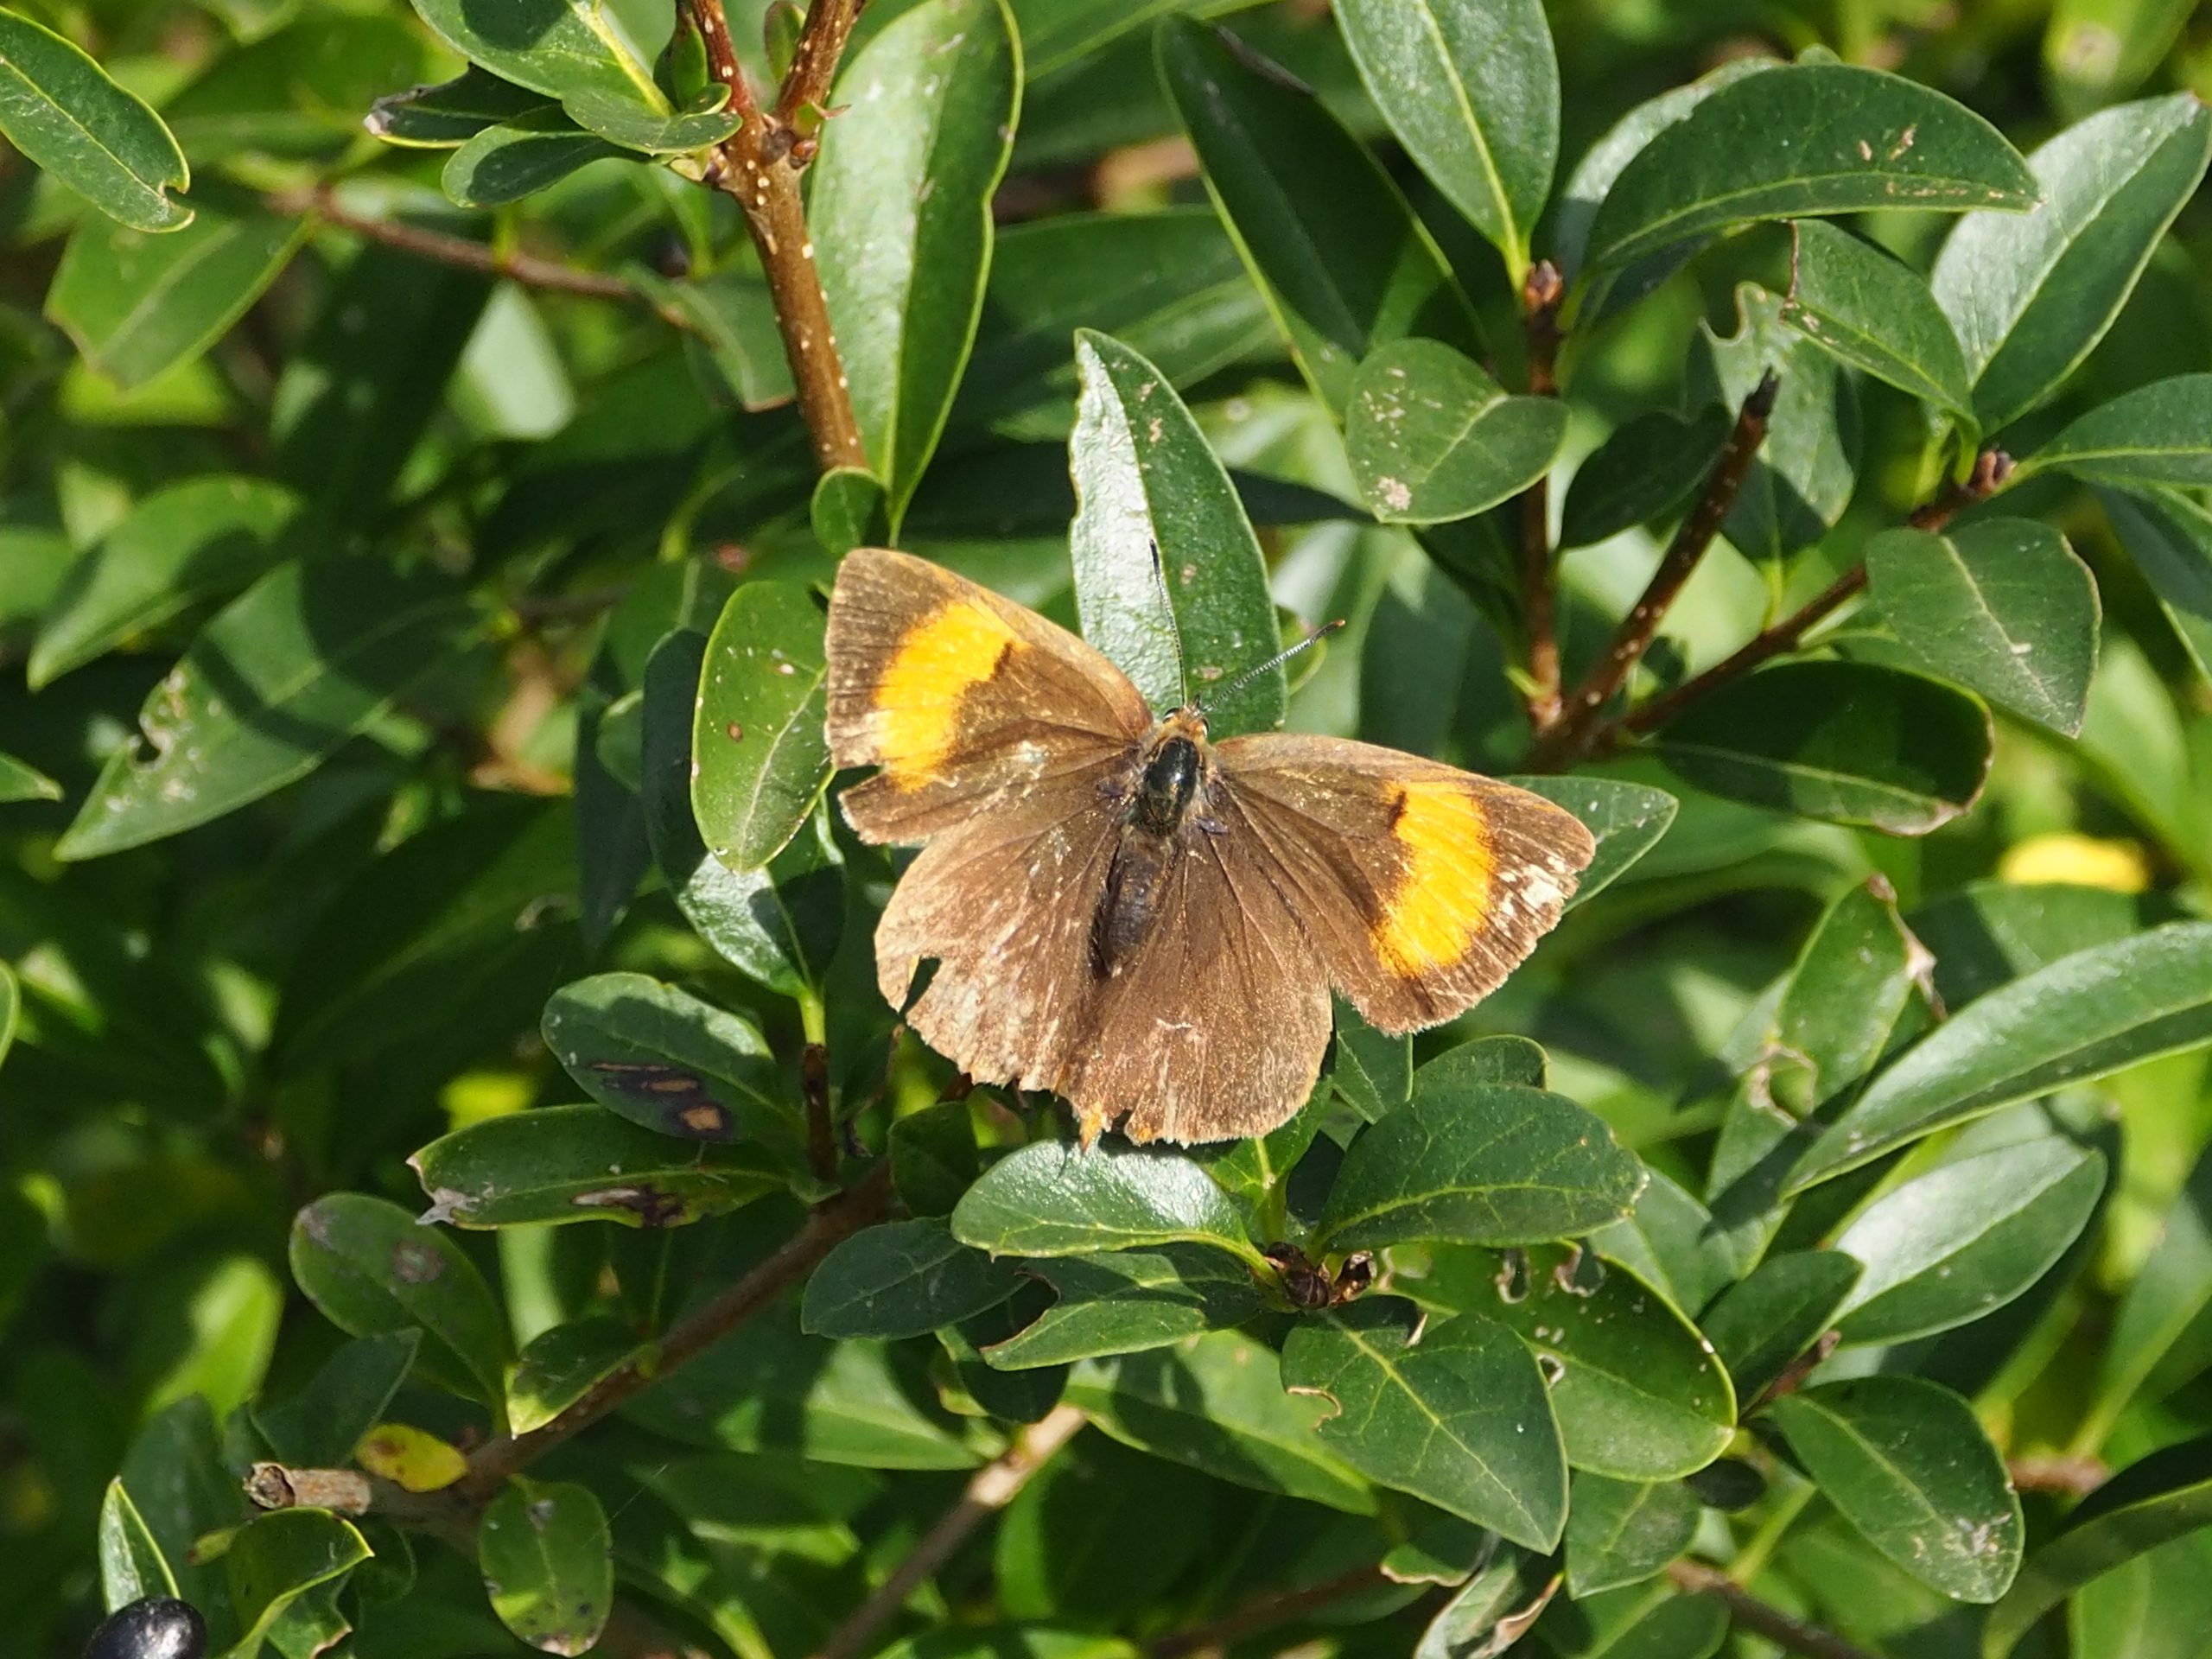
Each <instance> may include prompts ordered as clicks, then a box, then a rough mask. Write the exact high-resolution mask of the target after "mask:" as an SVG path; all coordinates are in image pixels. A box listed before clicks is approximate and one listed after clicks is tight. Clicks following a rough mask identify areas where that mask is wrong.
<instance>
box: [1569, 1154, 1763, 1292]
mask: <svg viewBox="0 0 2212 1659" xmlns="http://www.w3.org/2000/svg"><path fill="white" fill-rule="evenodd" d="M1587 1243H1588V1245H1589V1247H1590V1248H1591V1249H1594V1250H1596V1251H1597V1252H1598V1254H1599V1255H1601V1256H1603V1257H1604V1258H1605V1260H1606V1261H1608V1262H1619V1263H1620V1264H1621V1265H1622V1266H1624V1267H1625V1268H1628V1269H1629V1270H1630V1272H1632V1273H1634V1274H1636V1275H1637V1277H1638V1278H1639V1279H1641V1280H1643V1281H1644V1283H1646V1284H1648V1285H1649V1286H1650V1287H1652V1289H1654V1290H1656V1291H1657V1292H1658V1293H1659V1294H1661V1295H1662V1296H1664V1297H1665V1298H1666V1299H1667V1300H1669V1302H1671V1303H1672V1304H1673V1305H1674V1306H1675V1309H1676V1311H1677V1312H1679V1313H1687V1314H1694V1313H1697V1311H1698V1310H1699V1309H1700V1308H1701V1307H1703V1306H1705V1305H1706V1304H1707V1302H1708V1301H1710V1300H1713V1295H1714V1294H1715V1293H1716V1292H1718V1291H1719V1289H1720V1287H1722V1286H1724V1285H1726V1284H1727V1283H1728V1282H1729V1281H1730V1280H1732V1279H1733V1278H1734V1277H1735V1266H1736V1264H1735V1261H1734V1258H1733V1256H1732V1253H1731V1251H1730V1250H1729V1249H1728V1243H1729V1241H1728V1238H1727V1236H1726V1233H1724V1232H1723V1231H1722V1230H1720V1229H1719V1228H1717V1227H1715V1226H1714V1225H1713V1215H1712V1212H1711V1211H1708V1210H1707V1209H1706V1207H1705V1206H1704V1205H1702V1204H1700V1203H1699V1202H1698V1201H1697V1200H1696V1199H1695V1198H1692V1197H1691V1196H1690V1195H1689V1194H1688V1192H1684V1191H1683V1190H1682V1189H1681V1187H1679V1186H1677V1185H1675V1183H1674V1182H1673V1181H1672V1180H1670V1179H1668V1178H1667V1177H1666V1176H1665V1175H1663V1174H1662V1173H1660V1172H1658V1171H1657V1170H1652V1171H1649V1179H1646V1180H1645V1182H1644V1184H1643V1192H1639V1193H1637V1195H1636V1209H1635V1211H1633V1212H1632V1213H1631V1214H1630V1215H1629V1216H1628V1217H1626V1218H1625V1219H1624V1220H1621V1221H1617V1222H1614V1223H1613V1224H1611V1226H1606V1227H1600V1228H1599V1230H1597V1231H1596V1232H1594V1233H1592V1234H1591V1235H1590V1236H1589V1239H1588V1240H1587Z"/></svg>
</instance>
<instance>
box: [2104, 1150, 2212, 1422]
mask: <svg viewBox="0 0 2212 1659" xmlns="http://www.w3.org/2000/svg"><path fill="white" fill-rule="evenodd" d="M2208 1309H2212V1153H2207V1154H2201V1155H2200V1156H2199V1157H2198V1159H2197V1160H2196V1167H2195V1168H2194V1169H2192V1170H2191V1171H2190V1174H2189V1179H2187V1180H2186V1181H2184V1182H2183V1184H2182V1189H2181V1191H2180V1192H2178V1193H2177V1194H2176V1195H2175V1197H2174V1200H2173V1203H2172V1204H2171V1205H2170V1206H2168V1208H2167V1210H2166V1211H2165V1213H2164V1215H2163V1216H2161V1217H2159V1218H2158V1247H2157V1248H2156V1249H2153V1250H2152V1252H2151V1254H2150V1257H2149V1259H2148V1260H2146V1261H2145V1262H2144V1263H2143V1267H2142V1270H2141V1271H2140V1272H2139V1274H2137V1275H2136V1277H2135V1280H2134V1281H2133V1283H2132V1284H2130V1285H2129V1286H2128V1287H2127V1290H2126V1294H2125V1295H2123V1296H2122V1297H2121V1298H2120V1306H2119V1308H2118V1310H2117V1311H2116V1312H2115V1313H2114V1314H2113V1323H2112V1334H2111V1337H2110V1339H2109V1340H2108V1341H2107V1344H2106V1345H2105V1349H2104V1352H2103V1355H2102V1357H2101V1360H2100V1362H2099V1363H2098V1366H2097V1382H2096V1393H2095V1396H2094V1403H2093V1404H2092V1406H2091V1408H2090V1409H2089V1411H2088V1414H2087V1416H2086V1417H2085V1419H2084V1422H2083V1427H2082V1431H2081V1434H2080V1439H2081V1440H2082V1444H2085V1445H2094V1444H2096V1443H2097V1442H2098V1441H2099V1440H2101V1438H2102V1436H2103V1435H2104V1434H2105V1433H2108V1432H2109V1431H2110V1428H2111V1426H2112V1424H2113V1421H2114V1420H2115V1419H2116V1418H2117V1417H2118V1416H2119V1415H2120V1410H2121V1408H2123V1407H2125V1406H2126V1404H2127V1403H2128V1402H2129V1401H2131V1400H2133V1399H2134V1398H2135V1397H2137V1396H2138V1395H2143V1396H2145V1397H2146V1398H2148V1399H2151V1400H2157V1399H2159V1398H2160V1397H2162V1396H2163V1395H2165V1394H2167V1393H2168V1392H2170V1391H2171V1389H2173V1388H2174V1387H2176V1386H2177V1384H2180V1383H2184V1382H2187V1381H2190V1380H2192V1379H2194V1378H2196V1377H2197V1376H2202V1374H2203V1371H2204V1369H2205V1352H2206V1344H2207V1342H2208V1339H2212V1319H2208V1317H2207V1310H2208Z"/></svg>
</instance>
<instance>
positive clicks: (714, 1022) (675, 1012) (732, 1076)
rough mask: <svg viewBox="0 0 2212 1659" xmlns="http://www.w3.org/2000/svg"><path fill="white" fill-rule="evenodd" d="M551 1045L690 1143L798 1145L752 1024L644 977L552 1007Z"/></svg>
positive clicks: (600, 1090) (602, 1096)
mask: <svg viewBox="0 0 2212 1659" xmlns="http://www.w3.org/2000/svg"><path fill="white" fill-rule="evenodd" d="M542 1030H543V1033H544V1037H545V1046H546V1047H547V1048H549V1049H550V1050H551V1051H552V1053H553V1057H554V1058H556V1059H557V1060H559V1061H560V1062H561V1065H562V1066H563V1069H565V1070H566V1071H567V1072H568V1073H569V1076H570V1077H574V1078H575V1080H576V1082H577V1083H578V1084H581V1085H582V1088H583V1090H584V1091H585V1092H586V1093H587V1094H588V1095H590V1096H591V1097H592V1098H593V1099H594V1100H596V1101H598V1102H599V1103H600V1104H601V1105H602V1106H605V1107H606V1108H607V1109H609V1110H610V1111H613V1112H614V1113H617V1114H618V1115H620V1116H623V1117H626V1118H628V1119H629V1120H630V1121H631V1122H632V1123H636V1124H639V1125H641V1126H642V1127H644V1128H648V1129H652V1130H654V1131H656V1132H658V1133H659V1134H662V1135H675V1136H677V1137H678V1138H680V1139H683V1140H687V1141H734V1140H751V1141H760V1142H762V1143H763V1144H765V1145H767V1146H771V1147H789V1146H792V1145H795V1141H794V1136H795V1134H796V1129H795V1122H796V1120H795V1115H794V1113H793V1112H792V1110H791V1108H790V1107H789V1106H787V1105H786V1104H785V1103H784V1101H783V1099H782V1095H783V1086H782V1080H781V1077H780V1076H779V1072H778V1070H777V1066H776V1062H775V1058H774V1057H773V1056H772V1054H771V1053H770V1052H769V1050H768V1044H767V1040H766V1039H765V1038H763V1037H762V1036H761V1035H760V1033H759V1032H758V1031H756V1030H754V1029H753V1027H752V1026H751V1025H750V1024H748V1023H747V1021H746V1020H743V1019H741V1017H740V1016H738V1015H736V1014H731V1013H729V1012H728V1010H726V1009H722V1008H718V1007H714V1006H713V1005H712V1004H711V1003H707V1002H702V1001H700V1000H699V999H698V998H696V997H695V996H692V995H690V994H689V993H688V992H685V991H682V990H678V989H677V988H676V987H675V986H673V985H667V984H664V983H662V982H660V981H659V980H657V979H651V978H648V977H647V976H645V975H643V974H627V973H622V974H597V975H594V976H592V977H591V978H589V979H580V980H577V981H575V982H574V983H573V984H569V985H564V986H563V987H562V988H560V990H558V991H557V992H556V993H555V994H554V995H553V997H552V999H551V1000H550V1001H548V1002H547V1003H546V1005H545V1018H544V1021H543V1026H542Z"/></svg>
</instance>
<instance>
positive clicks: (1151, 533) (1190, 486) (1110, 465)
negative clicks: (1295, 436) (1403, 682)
mask: <svg viewBox="0 0 2212 1659" xmlns="http://www.w3.org/2000/svg"><path fill="white" fill-rule="evenodd" d="M1076 362H1077V366H1078V368H1079V370H1080V372H1081V375H1082V392H1081V395H1080V397H1079V398H1078V400H1077V405H1076V426H1075V433H1074V435H1073V436H1072V437H1071V439H1070V440H1069V468H1070V471H1071V473H1072V474H1074V477H1075V485H1076V497H1077V509H1076V516H1075V522H1074V524H1072V525H1071V526H1070V528H1069V532H1068V545H1069V553H1070V556H1071V558H1072V560H1073V562H1074V565H1075V593H1076V611H1077V615H1078V617H1079V618H1080V619H1081V620H1082V623H1083V632H1084V638H1085V639H1088V640H1089V641H1090V643H1091V644H1092V645H1096V646H1097V647H1098V649H1099V650H1101V651H1103V652H1105V653H1106V654H1107V655H1108V656H1109V657H1110V658H1113V659H1114V661H1115V663H1116V664H1117V665H1119V666H1120V668H1121V670H1122V672H1123V673H1125V674H1127V675H1128V676H1129V677H1130V678H1131V680H1133V681H1134V682H1135V684H1136V688H1137V690H1140V691H1141V692H1142V693H1143V694H1144V696H1145V700H1146V701H1147V702H1149V703H1150V704H1151V705H1152V707H1153V708H1154V709H1155V710H1157V711H1159V712H1161V713H1165V712H1166V711H1167V710H1169V709H1179V708H1181V707H1182V706H1183V705H1184V704H1185V703H1186V702H1190V701H1191V700H1192V698H1195V697H1202V696H1205V695H1206V694H1207V692H1208V691H1209V690H1211V688H1213V687H1215V686H1217V685H1218V684H1220V683H1222V682H1223V681H1224V679H1225V678H1226V677H1230V676H1233V675H1236V674H1237V673H1239V672H1241V671H1243V670H1245V669H1247V668H1252V667H1256V666H1257V665H1258V664H1260V663H1261V662H1263V661H1265V660H1266V658H1268V657H1270V656H1272V655H1273V654H1274V652H1275V651H1276V649H1277V648H1278V647H1277V643H1276V642H1277V638H1278V634H1277V629H1276V625H1275V609H1274V601H1273V600H1271V599H1270V598H1268V567H1267V562H1266V561H1265V559H1263V558H1262V556H1261V553H1260V543H1259V539H1258V538H1257V537H1255V535H1254V534H1253V533H1252V524H1251V521H1250V520H1249V518H1246V517H1245V514H1244V505H1243V502H1242V501H1240V500H1239V499H1237V495H1236V489H1235V488H1234V487H1233V486H1231V485H1230V481H1229V474H1227V472H1225V471H1224V469H1223V467H1222V464H1221V462H1220V461H1218V460H1217V459H1216V458H1215V456H1214V453H1213V451H1212V449H1211V448H1209V447H1208V446H1207V444H1206V441H1205V435H1204V434H1202V433H1201V432H1200V431H1199V430H1198V423H1197V422H1196V421H1194V420H1192V418H1191V413H1190V410H1187V409H1185V407H1184V406H1183V400H1182V399H1181V398H1180V397H1177V396H1176V395H1175V389H1174V387H1173V386H1172V385H1168V383H1167V380H1166V377H1165V376H1163V375H1162V374H1161V373H1160V371H1159V370H1158V369H1156V368H1154V366H1153V365H1151V364H1150V363H1147V361H1145V359H1143V358H1141V357H1140V356H1138V355H1137V354H1136V353H1135V352H1134V351H1132V350H1130V349H1129V348H1128V346H1124V345H1122V343H1121V342H1120V341H1119V340H1111V339H1109V338H1108V337H1107V336H1105V335H1103V334H1092V333H1090V332H1089V331H1088V330H1084V331H1082V332H1079V333H1078V334H1077V336H1076ZM1155 547H1156V548H1158V550H1159V553H1158V563H1157V564H1155V563H1154V551H1153V550H1154V548H1155ZM1163 578H1164V582H1163ZM1163 585H1164V588H1165V594H1164V598H1165V601H1166V605H1167V606H1168V607H1172V608H1173V617H1172V618H1171V617H1169V616H1168V615H1166V613H1164V611H1163V607H1162V600H1163V593H1162V588H1163ZM1178 638H1180V639H1181V642H1182V654H1181V662H1180V666H1181V669H1182V671H1183V672H1182V674H1179V673H1178V671H1177V669H1178V659H1177V654H1176V640H1177V639H1178ZM1185 676H1187V677H1188V681H1189V683H1188V684H1187V685H1185ZM1288 695H1289V694H1288V691H1287V682H1286V681H1285V679H1284V676H1283V671H1282V670H1281V667H1276V668H1274V669H1272V670H1270V671H1268V672H1267V673H1265V674H1262V675H1261V676H1259V677H1257V678H1256V679H1255V680H1254V681H1253V682H1252V683H1251V684H1249V685H1248V686H1246V687H1245V688H1244V689H1243V690H1242V691H1240V692H1238V693H1237V694H1236V696H1235V697H1234V698H1232V699H1230V701H1229V702H1225V703H1224V704H1223V705H1222V706H1221V707H1220V708H1219V709H1209V710H1208V711H1207V723H1208V726H1209V728H1210V729H1211V731H1213V732H1214V733H1215V734H1217V735H1219V736H1223V737H1229V736H1234V735H1236V734H1238V733H1240V732H1250V731H1266V730H1268V729H1271V728H1274V727H1276V726H1279V725H1281V723H1282V717H1283V711H1284V709H1285V708H1286V706H1287V700H1288Z"/></svg>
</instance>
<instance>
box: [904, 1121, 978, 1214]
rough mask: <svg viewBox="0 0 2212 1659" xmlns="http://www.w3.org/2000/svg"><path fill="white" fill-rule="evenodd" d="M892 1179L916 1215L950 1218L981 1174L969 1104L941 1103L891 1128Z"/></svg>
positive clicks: (907, 1205) (974, 1128)
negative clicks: (964, 1194) (962, 1195)
mask: <svg viewBox="0 0 2212 1659" xmlns="http://www.w3.org/2000/svg"><path fill="white" fill-rule="evenodd" d="M890 1142H891V1144H890V1148H889V1151H890V1155H891V1180H892V1185H894V1186H895V1187H897V1188H898V1190H899V1202H900V1203H902V1204H904V1205H906V1208H907V1209H908V1210H910V1211H912V1212H913V1213H914V1214H915V1215H918V1216H949V1215H950V1214H951V1213H952V1210H953V1206H954V1205H957V1204H958V1203H959V1202H960V1195H961V1194H962V1193H963V1192H966V1191H967V1190H968V1189H969V1187H970V1186H972V1185H974V1184H975V1180H976V1176H977V1175H979V1174H981V1173H982V1167H983V1160H982V1154H981V1153H980V1152H979V1151H977V1149H976V1127H975V1125H974V1123H973V1122H970V1121H969V1115H968V1103H967V1102H965V1101H962V1100H941V1101H939V1102H938V1103H937V1104H935V1105H934V1106H925V1107H924V1108H923V1109H921V1110H920V1111H918V1112H909V1113H908V1114H907V1115H906V1116H904V1117H902V1118H899V1120H898V1121H897V1122H894V1123H893V1124H892V1126H891V1135H890Z"/></svg>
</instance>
